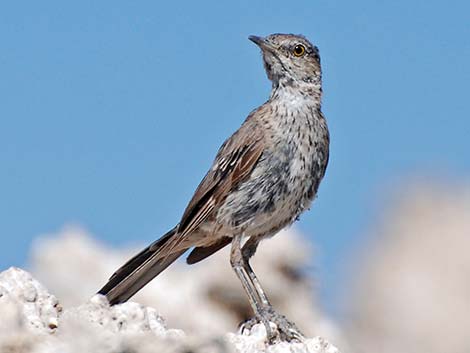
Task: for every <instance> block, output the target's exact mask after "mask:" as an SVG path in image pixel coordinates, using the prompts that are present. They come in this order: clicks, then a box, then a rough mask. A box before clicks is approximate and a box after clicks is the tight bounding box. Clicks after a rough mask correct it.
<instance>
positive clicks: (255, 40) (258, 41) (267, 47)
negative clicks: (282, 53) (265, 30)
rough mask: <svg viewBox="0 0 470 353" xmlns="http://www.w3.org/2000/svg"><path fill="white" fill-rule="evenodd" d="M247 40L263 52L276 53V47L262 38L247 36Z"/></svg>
mask: <svg viewBox="0 0 470 353" xmlns="http://www.w3.org/2000/svg"><path fill="white" fill-rule="evenodd" d="M248 39H249V40H251V41H252V42H253V43H255V44H256V45H257V46H258V47H260V48H261V50H263V51H265V50H268V51H270V52H275V51H276V47H275V46H274V45H272V44H271V43H270V42H268V41H267V40H266V38H264V37H258V36H249V37H248Z"/></svg>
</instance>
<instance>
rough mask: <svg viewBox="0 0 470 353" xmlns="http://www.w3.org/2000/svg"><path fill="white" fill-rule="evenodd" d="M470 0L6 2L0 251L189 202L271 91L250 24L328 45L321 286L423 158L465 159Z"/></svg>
mask: <svg viewBox="0 0 470 353" xmlns="http://www.w3.org/2000/svg"><path fill="white" fill-rule="evenodd" d="M469 13H470V3H469V2H468V1H464V0H461V1H436V0H426V1H425V0H422V1H405V0H398V1H388V2H386V1H373V0H367V1H335V0H322V1H312V0H310V1H294V2H292V1H285V0H284V1H277V0H274V1H273V0H271V1H246V0H245V1H231V2H225V1H206V2H204V1H187V2H181V1H171V2H170V1H164V2H163V1H162V2H157V1H133V2H131V1H125V2H124V1H79V2H64V1H29V2H28V1H8V2H6V1H4V2H2V3H1V4H0V97H1V99H0V101H1V103H0V166H1V173H0V236H1V239H2V246H1V247H0V268H5V267H7V266H10V265H20V266H22V265H24V264H25V261H26V259H27V252H28V249H29V246H30V242H31V240H32V239H33V238H34V237H35V236H37V235H38V234H43V233H46V232H54V231H56V230H58V229H59V228H60V227H61V226H62V225H64V224H66V223H70V222H73V223H79V224H81V225H83V226H84V227H85V228H87V229H89V230H90V231H91V232H92V233H94V234H96V235H97V236H98V237H99V238H100V239H101V240H102V241H104V242H106V243H109V244H112V245H115V246H124V245H126V244H133V245H135V244H138V243H140V244H144V243H147V242H150V241H152V240H153V239H155V238H156V237H157V236H159V235H160V234H161V233H163V232H164V231H166V230H167V229H168V228H170V227H172V226H173V225H174V224H175V223H176V222H177V221H178V220H179V217H180V216H181V213H182V211H183V209H184V207H185V206H186V203H187V201H188V200H189V198H190V197H191V195H192V192H193V190H194V189H195V187H196V186H197V184H198V182H199V180H200V179H201V178H202V176H203V175H204V173H205V172H206V170H207V168H208V167H209V166H210V163H211V162H212V159H213V157H214V155H215V152H216V151H217V149H218V147H219V145H220V144H221V143H222V142H223V140H224V139H225V138H226V137H227V136H229V135H230V134H231V133H232V132H233V131H234V130H235V129H236V128H237V127H238V126H239V125H240V123H241V122H242V121H243V120H244V118H245V117H246V115H247V114H248V113H249V112H250V111H251V110H252V109H253V108H255V107H256V106H258V105H260V104H261V103H263V102H264V101H265V100H266V99H267V97H268V95H269V91H270V83H269V82H268V80H267V78H266V76H265V73H264V71H263V67H262V63H261V58H260V53H259V50H258V48H256V47H255V45H253V43H251V42H250V41H248V40H247V37H248V35H250V34H257V35H267V34H270V33H273V32H290V33H302V34H304V35H306V36H307V37H308V38H310V39H311V40H312V41H313V42H314V43H315V44H317V45H318V46H319V48H320V53H321V57H322V63H323V70H324V92H325V96H324V112H325V115H326V116H327V118H328V121H329V126H330V130H331V138H332V148H331V160H330V165H329V169H328V171H327V175H326V178H325V180H324V183H323V184H322V186H321V188H320V194H319V197H318V199H317V200H316V202H315V204H314V207H313V208H312V210H311V211H310V212H308V213H306V214H304V215H303V217H302V218H301V222H300V223H298V227H300V229H302V230H303V231H304V232H305V233H307V234H310V235H312V236H313V238H314V240H315V242H316V243H317V244H318V245H319V247H320V253H321V254H320V264H319V267H318V270H317V274H318V276H319V286H320V288H321V290H322V293H323V298H324V299H325V301H326V302H327V304H328V305H329V306H332V307H334V303H333V304H332V300H331V299H329V298H331V297H332V295H333V294H334V292H335V290H336V289H337V286H336V284H337V281H338V278H339V277H338V276H339V274H340V272H341V268H342V265H343V264H344V261H345V257H346V256H347V254H348V251H349V249H350V248H351V247H352V246H357V244H358V243H359V242H360V240H361V239H360V235H361V234H362V232H363V231H364V229H366V228H367V226H368V225H370V224H371V223H373V222H374V220H375V215H377V214H378V212H379V209H380V208H381V202H382V201H383V199H382V198H383V189H384V188H385V187H386V186H389V185H396V184H397V183H399V182H400V181H401V180H405V179H406V178H407V177H408V176H410V175H424V176H429V177H432V176H435V175H438V176H442V175H444V176H448V177H451V178H456V179H463V180H468V177H469V175H470V153H469V152H470V151H469V150H470V108H469V101H470V95H469V85H470V70H469V65H470V64H469V63H470V17H469Z"/></svg>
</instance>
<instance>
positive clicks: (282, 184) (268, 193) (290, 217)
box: [217, 155, 314, 237]
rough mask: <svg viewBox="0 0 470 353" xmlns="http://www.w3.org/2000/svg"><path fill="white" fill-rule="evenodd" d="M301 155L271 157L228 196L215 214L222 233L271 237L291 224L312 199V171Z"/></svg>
mask: <svg viewBox="0 0 470 353" xmlns="http://www.w3.org/2000/svg"><path fill="white" fill-rule="evenodd" d="M307 160H308V159H306V158H305V156H303V155H302V156H300V155H299V156H295V157H294V158H285V157H284V156H282V155H281V157H279V156H271V158H266V159H265V160H263V161H261V163H260V164H258V166H257V167H256V169H255V170H254V171H253V173H252V176H251V178H250V179H249V180H248V181H246V182H245V183H243V184H242V185H240V187H239V188H238V190H236V191H234V192H233V193H231V194H230V195H229V197H228V198H227V200H226V201H225V202H224V204H223V205H222V207H221V208H220V210H219V212H218V216H217V219H218V223H219V224H223V228H225V229H226V233H232V234H235V233H239V232H244V233H246V235H250V236H263V237H264V236H271V235H273V234H275V233H276V232H278V231H279V230H281V229H282V228H284V227H285V226H287V225H289V224H291V223H292V222H293V221H295V220H296V218H297V217H298V216H299V215H300V213H302V212H303V211H304V210H305V209H307V208H308V207H309V206H310V204H311V202H312V199H313V197H314V195H313V194H312V192H311V189H312V183H313V182H312V178H313V175H312V173H311V171H312V168H311V166H310V165H309V163H308V162H306V161H307Z"/></svg>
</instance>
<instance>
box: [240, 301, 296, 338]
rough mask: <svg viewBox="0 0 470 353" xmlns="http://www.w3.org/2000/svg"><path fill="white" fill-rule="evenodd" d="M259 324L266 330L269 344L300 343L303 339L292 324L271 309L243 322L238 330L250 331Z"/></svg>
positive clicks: (263, 310) (264, 310)
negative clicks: (280, 342)
mask: <svg viewBox="0 0 470 353" xmlns="http://www.w3.org/2000/svg"><path fill="white" fill-rule="evenodd" d="M260 323H261V324H263V325H264V327H265V328H266V338H267V340H268V342H269V344H273V343H275V342H277V341H287V342H302V341H303V340H304V338H305V337H304V335H303V334H302V332H301V331H300V330H299V329H298V327H297V326H296V325H295V324H294V323H293V322H291V321H289V320H288V319H287V318H286V317H285V316H284V315H281V314H279V313H278V312H276V311H275V310H274V309H273V308H266V309H262V310H261V311H260V312H259V313H258V314H257V315H256V316H255V317H254V318H252V319H250V320H248V321H245V322H244V323H243V324H242V325H241V327H240V329H241V331H242V332H243V330H245V329H246V330H251V329H252V328H253V326H255V325H257V324H260ZM270 323H273V324H275V325H276V327H275V328H273V326H271V325H270Z"/></svg>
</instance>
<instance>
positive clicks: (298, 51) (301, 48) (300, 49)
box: [292, 44, 305, 57]
mask: <svg viewBox="0 0 470 353" xmlns="http://www.w3.org/2000/svg"><path fill="white" fill-rule="evenodd" d="M292 53H293V54H294V55H295V56H297V57H300V56H302V55H304V54H305V47H304V46H303V45H302V44H297V45H296V46H295V47H294V50H292Z"/></svg>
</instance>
